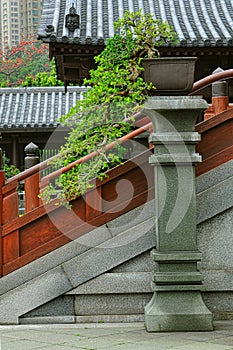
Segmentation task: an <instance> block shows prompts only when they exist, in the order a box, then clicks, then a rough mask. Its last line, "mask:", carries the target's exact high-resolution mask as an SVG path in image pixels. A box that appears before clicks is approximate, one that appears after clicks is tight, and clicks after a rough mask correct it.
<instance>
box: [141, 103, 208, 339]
mask: <svg viewBox="0 0 233 350" xmlns="http://www.w3.org/2000/svg"><path fill="white" fill-rule="evenodd" d="M206 107H207V103H206V102H205V101H204V100H203V99H202V98H200V97H196V96H195V97H189V96H179V97H165V96H162V97H151V98H150V99H149V100H148V101H147V103H146V105H145V110H144V113H145V114H146V115H148V116H149V117H150V118H151V120H152V123H153V129H154V132H153V133H152V134H151V136H150V138H149V142H150V143H152V144H154V146H155V148H154V154H153V155H152V156H151V157H150V160H149V162H150V164H151V165H153V166H154V177H155V208H156V209H155V210H156V212H155V220H156V222H155V234H156V242H157V243H156V249H155V250H154V251H153V252H152V257H153V259H154V260H155V262H156V266H157V267H156V271H155V272H154V274H153V282H152V287H153V291H154V295H153V297H152V299H151V301H150V302H149V303H148V304H147V305H146V307H145V324H146V329H147V331H149V332H161V331H204V330H212V329H213V325H212V314H211V312H210V311H209V310H208V309H207V307H206V306H205V304H204V302H203V300H202V297H201V292H200V291H201V289H202V275H201V273H200V272H199V271H198V270H197V262H198V261H199V260H200V259H201V253H200V252H199V251H198V249H197V237H196V197H195V163H197V162H200V161H201V157H200V155H199V154H197V153H195V144H196V143H197V142H198V141H199V140H200V137H199V134H198V133H196V132H194V128H195V122H196V120H197V118H198V116H199V114H200V112H201V111H202V110H204V109H205V108H206Z"/></svg>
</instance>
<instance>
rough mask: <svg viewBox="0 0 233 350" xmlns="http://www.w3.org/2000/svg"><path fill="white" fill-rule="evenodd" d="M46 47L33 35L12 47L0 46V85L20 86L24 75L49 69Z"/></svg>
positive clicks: (31, 74) (32, 74)
mask: <svg viewBox="0 0 233 350" xmlns="http://www.w3.org/2000/svg"><path fill="white" fill-rule="evenodd" d="M50 70H51V66H50V64H49V57H48V47H47V45H45V44H41V43H40V42H38V41H37V40H36V39H35V38H34V37H32V36H31V37H29V38H27V39H23V40H21V41H20V42H19V44H18V45H15V46H13V47H6V48H3V47H0V86H1V87H7V86H10V87H11V86H20V85H21V84H22V82H23V81H24V80H25V78H26V76H35V75H36V74H37V73H39V72H46V71H50Z"/></svg>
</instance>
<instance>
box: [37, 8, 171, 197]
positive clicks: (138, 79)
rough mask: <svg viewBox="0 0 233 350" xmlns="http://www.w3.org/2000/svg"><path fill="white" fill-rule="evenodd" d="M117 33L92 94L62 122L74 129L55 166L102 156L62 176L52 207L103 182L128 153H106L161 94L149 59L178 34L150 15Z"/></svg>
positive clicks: (122, 23) (128, 18) (49, 191)
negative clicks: (146, 76) (147, 71)
mask: <svg viewBox="0 0 233 350" xmlns="http://www.w3.org/2000/svg"><path fill="white" fill-rule="evenodd" d="M115 32H116V34H115V35H114V36H113V38H110V39H108V40H107V42H106V46H105V49H104V50H103V51H102V53H101V54H100V55H98V56H96V57H95V62H96V63H97V69H95V70H91V72H90V79H88V80H85V82H84V85H87V86H88V87H90V88H88V90H87V92H85V93H84V95H83V99H82V100H80V101H79V102H78V103H77V105H76V107H74V108H71V110H70V111H69V113H68V114H67V115H66V116H64V117H63V118H62V119H61V120H60V122H62V123H64V124H66V125H69V126H71V131H70V133H69V135H68V137H67V141H66V143H65V144H64V145H63V146H62V147H61V149H60V156H59V157H58V158H56V160H55V161H54V162H53V165H56V166H57V167H58V168H59V167H63V166H65V165H67V164H69V163H71V162H72V161H74V160H76V159H77V158H78V157H82V156H84V155H86V154H88V153H90V152H93V151H97V152H98V156H96V157H95V158H93V159H92V160H90V161H89V162H87V163H82V164H79V165H77V166H76V167H74V168H73V169H72V170H71V171H69V172H67V173H64V174H62V175H61V176H60V177H59V178H57V179H56V182H55V184H50V185H49V186H48V187H47V188H45V190H44V191H43V193H42V194H41V196H42V198H43V199H44V200H45V201H46V202H49V201H50V200H51V197H52V198H54V196H56V197H57V200H58V202H60V203H62V204H64V203H67V202H69V201H71V200H72V199H73V198H75V197H76V196H78V195H80V194H83V193H85V192H86V190H87V189H88V188H89V187H90V186H91V185H90V180H91V179H92V178H96V177H97V178H99V179H102V178H103V177H104V176H106V174H105V172H106V170H108V169H109V168H110V167H112V166H113V165H116V164H119V163H120V162H121V160H122V157H121V153H122V148H120V147H119V146H118V147H117V151H116V149H114V150H112V151H108V152H107V151H106V149H105V146H106V145H108V144H109V143H111V142H112V141H113V140H116V139H118V138H120V137H121V136H123V135H124V134H126V133H128V132H129V131H130V128H131V127H132V123H129V120H133V117H132V116H133V114H135V113H136V112H137V111H139V110H140V109H141V108H142V105H143V103H144V102H145V100H146V99H147V97H148V92H149V91H150V90H151V89H155V87H154V86H152V84H148V83H145V82H144V81H143V77H142V74H143V67H142V64H141V61H142V59H143V58H146V57H148V58H151V57H158V56H159V52H158V49H157V48H158V47H160V46H162V45H164V44H165V43H167V42H169V43H175V41H176V34H175V32H174V30H173V28H172V27H171V26H170V25H169V24H168V23H167V22H161V21H159V20H155V19H154V18H153V17H152V16H151V15H150V14H143V13H142V11H138V12H136V13H131V12H126V13H125V15H124V17H123V18H122V19H119V20H118V22H116V23H115Z"/></svg>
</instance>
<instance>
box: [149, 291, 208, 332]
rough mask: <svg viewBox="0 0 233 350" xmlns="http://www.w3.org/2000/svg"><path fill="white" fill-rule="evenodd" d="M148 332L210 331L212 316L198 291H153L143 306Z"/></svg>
mask: <svg viewBox="0 0 233 350" xmlns="http://www.w3.org/2000/svg"><path fill="white" fill-rule="evenodd" d="M145 325H146V330H147V331H148V332H177V331H182V332H184V331H211V330H213V317H212V314H211V312H210V311H209V310H208V309H207V307H206V306H205V304H204V302H203V300H202V297H201V293H200V292H199V291H189V292H155V293H154V295H153V297H152V299H151V301H150V302H149V303H148V304H147V305H146V307H145Z"/></svg>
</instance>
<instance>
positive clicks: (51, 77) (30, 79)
mask: <svg viewBox="0 0 233 350" xmlns="http://www.w3.org/2000/svg"><path fill="white" fill-rule="evenodd" d="M50 66H51V70H50V71H47V72H39V73H37V74H36V76H35V77H34V76H33V75H28V76H27V77H26V79H25V81H23V82H22V86H24V87H25V86H61V85H64V83H63V82H62V81H61V80H59V79H57V77H56V68H55V64H54V62H53V61H52V62H50Z"/></svg>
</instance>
